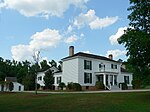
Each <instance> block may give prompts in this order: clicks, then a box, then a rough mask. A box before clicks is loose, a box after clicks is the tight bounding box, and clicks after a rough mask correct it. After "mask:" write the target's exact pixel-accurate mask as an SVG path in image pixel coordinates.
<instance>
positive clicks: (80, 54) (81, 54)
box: [62, 52, 119, 63]
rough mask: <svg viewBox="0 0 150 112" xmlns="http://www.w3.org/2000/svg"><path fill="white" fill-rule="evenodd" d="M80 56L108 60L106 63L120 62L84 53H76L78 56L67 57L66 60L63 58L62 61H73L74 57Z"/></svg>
mask: <svg viewBox="0 0 150 112" xmlns="http://www.w3.org/2000/svg"><path fill="white" fill-rule="evenodd" d="M78 56H81V57H87V58H93V59H100V60H106V61H113V62H118V61H115V60H112V59H109V58H107V57H104V56H99V55H94V54H88V53H83V52H79V53H76V54H74V55H73V56H68V57H65V58H63V59H62V60H67V59H71V58H73V57H78ZM118 63H119V62H118Z"/></svg>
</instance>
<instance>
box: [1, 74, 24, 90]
mask: <svg viewBox="0 0 150 112" xmlns="http://www.w3.org/2000/svg"><path fill="white" fill-rule="evenodd" d="M9 82H12V83H13V90H12V91H13V92H17V91H24V85H22V84H20V83H18V82H17V78H16V77H6V78H5V81H4V82H3V84H0V91H10V90H9Z"/></svg>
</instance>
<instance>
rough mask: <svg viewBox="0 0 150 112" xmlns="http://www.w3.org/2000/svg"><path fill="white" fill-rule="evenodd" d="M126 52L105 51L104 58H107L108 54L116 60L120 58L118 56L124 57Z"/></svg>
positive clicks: (117, 50)
mask: <svg viewBox="0 0 150 112" xmlns="http://www.w3.org/2000/svg"><path fill="white" fill-rule="evenodd" d="M126 53H127V52H126V51H124V50H123V51H121V50H119V49H116V50H109V51H107V54H106V56H107V57H108V55H110V54H112V55H113V58H118V57H120V56H122V55H125V54H126Z"/></svg>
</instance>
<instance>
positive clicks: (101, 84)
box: [95, 81, 105, 89]
mask: <svg viewBox="0 0 150 112" xmlns="http://www.w3.org/2000/svg"><path fill="white" fill-rule="evenodd" d="M95 87H96V89H104V88H105V86H104V84H103V82H101V81H96V83H95Z"/></svg>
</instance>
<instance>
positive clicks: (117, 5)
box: [0, 0, 129, 61]
mask: <svg viewBox="0 0 150 112" xmlns="http://www.w3.org/2000/svg"><path fill="white" fill-rule="evenodd" d="M128 7H129V1H128V0H113V1H111V0H0V46H1V47H0V57H3V58H4V59H15V60H18V61H22V60H26V59H28V60H32V56H33V53H34V52H35V51H37V50H39V51H40V52H41V53H40V56H41V59H48V60H51V59H54V60H56V61H59V60H60V59H62V58H63V57H66V56H68V48H69V46H70V45H73V46H74V47H75V53H76V52H86V53H92V54H98V55H102V56H107V55H108V54H113V56H114V59H115V60H118V59H123V60H126V59H127V57H126V56H125V54H126V51H125V48H124V47H123V45H119V44H118V43H117V41H116V40H117V38H119V37H120V36H121V35H122V34H123V31H124V30H125V29H126V28H127V27H128V23H129V21H128V19H127V15H129V12H128V11H127V8H128Z"/></svg>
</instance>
